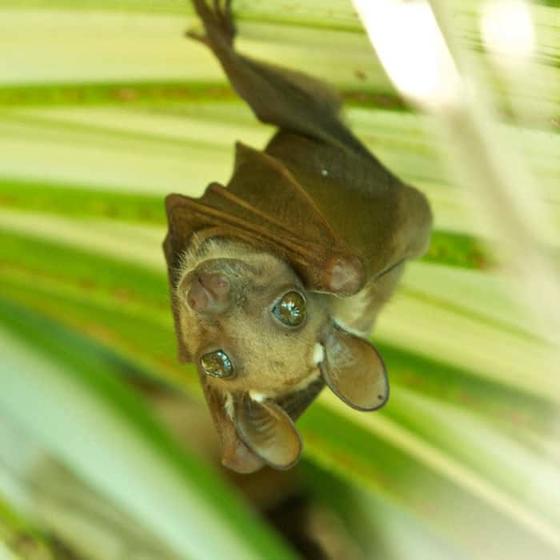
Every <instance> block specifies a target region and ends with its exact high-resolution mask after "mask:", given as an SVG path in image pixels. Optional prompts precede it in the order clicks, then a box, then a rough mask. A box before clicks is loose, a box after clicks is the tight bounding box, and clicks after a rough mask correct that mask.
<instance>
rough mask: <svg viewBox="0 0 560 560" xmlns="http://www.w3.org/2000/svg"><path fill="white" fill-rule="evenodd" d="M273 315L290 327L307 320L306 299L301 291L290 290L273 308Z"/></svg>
mask: <svg viewBox="0 0 560 560" xmlns="http://www.w3.org/2000/svg"><path fill="white" fill-rule="evenodd" d="M272 313H273V315H274V316H275V317H276V318H277V319H278V320H279V321H280V322H281V323H283V324H284V325H286V326H288V327H298V326H299V325H301V324H302V323H303V321H304V320H305V314H306V312H305V299H304V297H303V296H302V295H301V294H300V293H299V292H293V291H292V292H288V293H286V294H284V295H283V296H282V298H281V299H280V300H279V301H278V302H277V303H276V305H275V306H274V307H273V308H272Z"/></svg>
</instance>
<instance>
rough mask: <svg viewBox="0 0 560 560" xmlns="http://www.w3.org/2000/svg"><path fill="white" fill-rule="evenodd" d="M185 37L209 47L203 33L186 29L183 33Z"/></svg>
mask: <svg viewBox="0 0 560 560" xmlns="http://www.w3.org/2000/svg"><path fill="white" fill-rule="evenodd" d="M185 37H188V38H189V39H194V40H195V41H198V42H199V43H203V44H205V45H206V46H209V42H208V37H207V36H206V35H204V34H203V33H200V32H198V31H195V30H194V29H187V31H185Z"/></svg>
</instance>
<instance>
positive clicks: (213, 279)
mask: <svg viewBox="0 0 560 560" xmlns="http://www.w3.org/2000/svg"><path fill="white" fill-rule="evenodd" d="M229 292H230V283H229V280H228V279H227V278H226V277H225V276H224V275H223V274H219V273H214V272H200V273H198V274H197V275H196V277H195V278H194V281H193V282H192V284H191V287H190V289H189V293H188V295H187V303H188V304H189V306H190V307H191V309H193V310H194V311H198V312H207V313H220V312H221V311H223V310H224V309H225V307H226V306H227V304H228V302H229Z"/></svg>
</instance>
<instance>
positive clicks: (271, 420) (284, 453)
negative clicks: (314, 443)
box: [234, 393, 302, 469]
mask: <svg viewBox="0 0 560 560" xmlns="http://www.w3.org/2000/svg"><path fill="white" fill-rule="evenodd" d="M234 401H235V404H234V407H235V413H234V423H235V428H236V430H237V433H238V434H239V437H240V438H241V440H242V441H243V443H245V445H246V446H247V447H248V448H249V449H250V450H251V451H252V452H253V453H255V454H256V455H257V456H258V457H260V458H261V459H262V460H263V461H265V462H266V463H268V464H269V465H270V466H271V467H274V468H276V469H289V468H290V467H292V466H293V465H294V464H295V463H296V462H297V461H298V459H299V457H300V455H301V449H302V444H301V438H300V436H299V433H298V431H297V430H296V427H295V426H294V423H293V422H292V419H291V418H290V416H289V415H288V414H287V413H286V412H285V411H284V410H283V409H282V407H280V406H279V405H278V404H276V403H275V402H274V401H272V400H263V401H257V400H255V399H253V398H251V397H250V395H248V394H246V393H244V394H242V395H237V396H236V397H235V398H234Z"/></svg>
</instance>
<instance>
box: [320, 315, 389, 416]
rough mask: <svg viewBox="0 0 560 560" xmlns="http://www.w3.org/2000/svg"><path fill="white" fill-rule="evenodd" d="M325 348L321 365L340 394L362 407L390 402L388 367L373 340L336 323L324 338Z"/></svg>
mask: <svg viewBox="0 0 560 560" xmlns="http://www.w3.org/2000/svg"><path fill="white" fill-rule="evenodd" d="M323 348H324V358H323V361H322V362H321V363H320V364H319V367H320V368H321V373H322V374H323V377H324V379H325V382H326V383H327V385H328V386H329V387H330V389H331V390H332V391H333V393H334V394H335V395H336V396H337V397H339V398H340V399H342V400H343V401H344V402H345V403H346V404H348V405H350V406H351V407H352V408H356V409H358V410H376V409H378V408H380V407H382V406H383V405H384V404H385V403H386V402H387V399H388V398H389V383H388V381H387V371H386V369H385V364H384V363H383V359H382V358H381V356H380V354H379V352H378V351H377V349H376V348H375V346H373V344H371V343H370V342H369V341H367V340H365V339H363V338H360V337H359V336H356V335H353V334H350V333H348V332H346V331H345V330H343V329H342V328H340V327H339V326H338V325H336V324H334V323H333V324H332V325H331V326H330V327H329V329H328V331H327V333H326V335H325V337H324V339H323Z"/></svg>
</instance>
